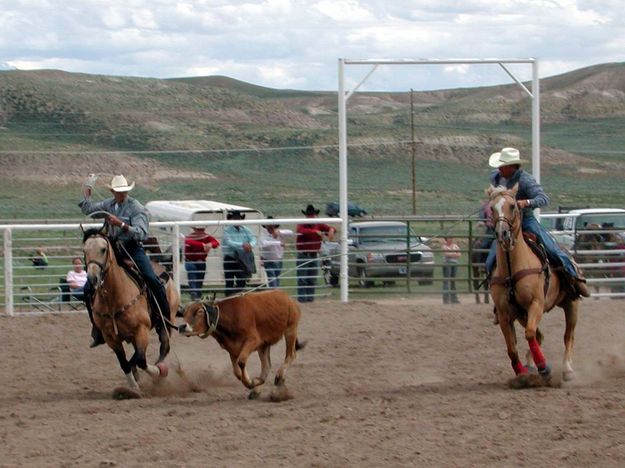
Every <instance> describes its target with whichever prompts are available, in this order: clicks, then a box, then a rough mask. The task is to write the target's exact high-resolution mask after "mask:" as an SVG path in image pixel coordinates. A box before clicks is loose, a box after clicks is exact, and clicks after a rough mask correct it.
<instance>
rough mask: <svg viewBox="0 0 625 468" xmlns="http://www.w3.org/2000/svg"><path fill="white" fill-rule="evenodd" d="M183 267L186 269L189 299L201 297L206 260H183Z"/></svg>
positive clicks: (195, 299)
mask: <svg viewBox="0 0 625 468" xmlns="http://www.w3.org/2000/svg"><path fill="white" fill-rule="evenodd" d="M184 268H185V270H187V278H188V279H189V292H190V293H191V299H193V300H194V301H197V300H198V299H200V297H202V292H201V290H202V285H203V284H204V276H205V275H206V261H202V260H198V261H186V262H184Z"/></svg>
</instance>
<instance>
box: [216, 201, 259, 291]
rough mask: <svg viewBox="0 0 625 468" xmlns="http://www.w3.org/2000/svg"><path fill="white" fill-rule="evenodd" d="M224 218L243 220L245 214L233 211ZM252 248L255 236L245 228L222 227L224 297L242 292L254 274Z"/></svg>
mask: <svg viewBox="0 0 625 468" xmlns="http://www.w3.org/2000/svg"><path fill="white" fill-rule="evenodd" d="M226 218H227V219H228V220H240V219H245V214H244V213H241V212H240V211H239V210H233V211H229V212H228V215H227V216H226ZM254 247H256V236H255V235H254V234H253V233H252V231H250V230H249V229H248V228H247V227H246V226H241V225H239V224H230V225H228V226H225V227H224V234H223V238H222V241H221V250H222V252H223V256H224V261H223V266H224V280H225V283H226V291H225V295H226V296H232V295H233V294H237V293H239V292H240V291H241V290H243V288H245V285H246V284H247V281H248V280H249V279H250V277H251V276H252V273H256V267H255V265H254V251H253V249H254Z"/></svg>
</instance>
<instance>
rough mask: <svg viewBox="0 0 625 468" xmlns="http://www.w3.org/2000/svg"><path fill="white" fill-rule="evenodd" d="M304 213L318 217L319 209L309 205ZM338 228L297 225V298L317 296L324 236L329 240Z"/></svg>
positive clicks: (307, 300) (319, 225) (308, 299)
mask: <svg viewBox="0 0 625 468" xmlns="http://www.w3.org/2000/svg"><path fill="white" fill-rule="evenodd" d="M302 213H303V214H304V215H306V217H307V218H311V219H312V218H316V217H317V216H318V215H319V210H318V209H316V208H315V207H314V206H313V205H308V206H307V207H306V210H302ZM335 232H336V229H335V228H334V227H332V226H328V225H327V224H321V223H311V224H298V225H297V240H296V243H295V247H296V249H297V300H298V301H299V302H312V301H313V300H314V298H315V286H316V284H317V276H318V275H319V259H318V256H319V250H320V249H321V242H322V240H323V236H324V235H325V236H327V238H328V240H330V241H331V240H332V239H333V238H334V233H335Z"/></svg>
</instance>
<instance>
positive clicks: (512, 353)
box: [497, 307, 528, 375]
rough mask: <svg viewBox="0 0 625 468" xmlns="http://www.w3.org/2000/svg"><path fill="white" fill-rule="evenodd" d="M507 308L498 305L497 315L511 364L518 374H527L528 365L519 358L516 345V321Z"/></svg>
mask: <svg viewBox="0 0 625 468" xmlns="http://www.w3.org/2000/svg"><path fill="white" fill-rule="evenodd" d="M505 310H506V309H505V308H503V307H498V308H497V315H498V317H499V328H501V333H502V334H503V338H504V340H505V342H506V348H507V350H508V357H509V358H510V365H511V366H512V369H513V370H514V373H515V374H516V375H519V374H527V373H528V370H527V367H525V366H524V365H523V363H522V362H521V360H520V359H519V351H518V350H517V346H516V331H515V330H514V322H513V321H512V320H511V319H510V316H509V315H508V313H506V312H505Z"/></svg>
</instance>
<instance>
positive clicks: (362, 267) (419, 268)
mask: <svg viewBox="0 0 625 468" xmlns="http://www.w3.org/2000/svg"><path fill="white" fill-rule="evenodd" d="M348 244H349V247H348V251H349V260H348V263H349V273H348V274H349V276H350V277H352V278H358V283H359V285H360V286H361V287H369V286H372V285H373V284H374V281H375V280H379V281H382V282H383V283H392V282H393V281H394V280H397V279H401V278H405V277H406V276H407V275H408V272H410V277H415V278H418V283H419V284H432V277H433V275H434V254H433V253H432V250H431V249H430V247H428V246H427V245H425V244H424V242H423V239H422V238H420V237H419V236H417V235H416V234H415V233H414V232H413V231H412V229H411V230H410V236H409V235H408V226H407V224H406V223H403V222H400V221H367V222H357V223H351V224H350V225H349V233H348ZM408 245H410V258H408V248H407V246H408ZM340 252H341V249H340V245H339V244H338V243H336V242H333V243H327V245H326V250H325V254H326V255H328V256H329V257H330V258H329V261H327V260H326V262H327V263H329V269H328V270H329V274H328V282H329V283H330V284H332V285H336V284H338V277H339V272H340Z"/></svg>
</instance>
